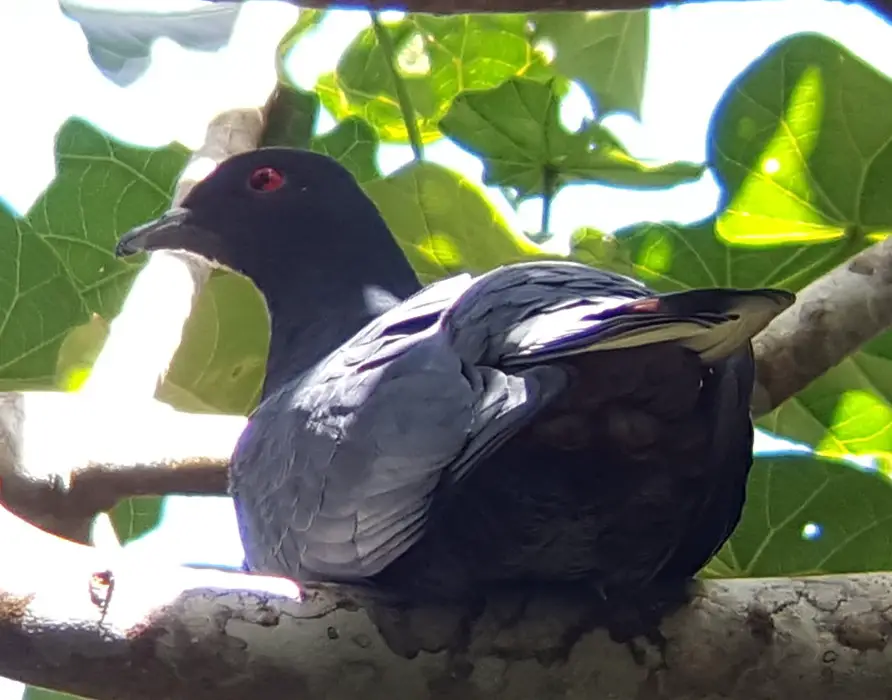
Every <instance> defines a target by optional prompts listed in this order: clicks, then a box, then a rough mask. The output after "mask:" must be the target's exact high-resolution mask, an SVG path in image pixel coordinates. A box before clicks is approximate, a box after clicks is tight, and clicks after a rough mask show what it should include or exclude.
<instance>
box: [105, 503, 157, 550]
mask: <svg viewBox="0 0 892 700" xmlns="http://www.w3.org/2000/svg"><path fill="white" fill-rule="evenodd" d="M163 501H164V499H163V498H159V497H158V496H134V497H133V498H127V499H125V500H123V501H120V502H119V503H118V504H117V505H115V507H114V508H112V509H111V512H110V513H109V517H110V518H111V521H112V525H113V526H114V528H115V534H116V535H117V536H118V541H119V542H120V543H121V544H125V543H127V542H130V541H131V540H135V539H136V538H138V537H142V536H143V535H144V534H146V533H147V532H149V531H151V530H154V529H155V528H156V527H158V525H159V524H160V523H161V506H162V503H163Z"/></svg>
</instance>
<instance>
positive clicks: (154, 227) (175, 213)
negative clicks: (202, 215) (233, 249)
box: [115, 207, 215, 257]
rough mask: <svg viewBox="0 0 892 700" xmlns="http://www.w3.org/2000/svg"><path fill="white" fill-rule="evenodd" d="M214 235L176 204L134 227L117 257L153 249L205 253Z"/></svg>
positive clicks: (126, 234)
mask: <svg viewBox="0 0 892 700" xmlns="http://www.w3.org/2000/svg"><path fill="white" fill-rule="evenodd" d="M212 238H215V236H213V234H212V233H211V232H210V231H208V230H206V229H204V228H202V227H200V226H197V225H196V224H195V221H194V216H193V214H192V212H191V211H190V210H189V209H185V208H183V207H174V208H173V209H170V210H169V211H167V212H165V213H164V214H162V215H161V216H159V217H158V218H157V219H155V220H154V221H150V222H148V223H146V224H142V225H141V226H137V227H136V228H133V229H131V230H130V231H128V232H127V233H125V234H124V235H123V236H121V238H120V240H118V244H117V246H115V256H117V257H123V256H126V255H135V254H136V253H139V252H142V251H146V252H148V251H151V250H164V249H166V250H188V251H192V252H196V253H203V252H205V251H204V250H203V249H204V248H206V247H207V244H208V243H211V241H210V240H206V239H212Z"/></svg>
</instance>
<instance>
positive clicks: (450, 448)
mask: <svg viewBox="0 0 892 700" xmlns="http://www.w3.org/2000/svg"><path fill="white" fill-rule="evenodd" d="M446 204H447V203H445V202H444V206H445V205H446ZM161 249H168V250H178V251H184V252H186V253H187V254H192V255H198V256H201V257H203V258H205V259H207V260H209V261H211V263H212V264H214V265H216V266H219V267H222V268H226V269H229V270H232V271H234V272H236V273H239V274H242V275H245V276H246V277H248V278H249V279H250V280H252V281H253V283H254V284H255V285H256V287H257V288H258V289H259V291H260V292H261V293H262V295H263V296H264V298H265V300H266V304H267V309H268V312H269V316H270V327H271V340H270V350H269V357H268V363H267V374H266V379H265V382H264V386H263V391H262V398H261V401H260V403H259V405H258V407H257V408H256V409H255V410H254V412H253V413H252V415H251V416H250V417H249V421H248V424H247V427H246V428H245V430H244V432H243V434H242V435H241V437H240V439H239V441H238V444H237V447H236V448H235V451H234V453H233V456H232V460H231V467H230V491H231V494H232V496H233V499H234V503H235V509H236V515H237V520H238V525H239V532H240V536H241V539H242V543H243V545H244V548H245V557H246V564H247V566H248V567H249V568H250V569H251V570H253V571H258V572H263V573H266V574H273V575H283V576H287V577H290V578H294V579H297V580H300V581H302V582H307V583H311V582H326V583H342V584H358V585H365V586H370V587H372V588H374V589H376V590H380V591H385V592H387V593H388V594H390V595H393V596H394V597H395V598H396V599H399V600H403V601H416V602H418V601H421V602H428V601H455V600H461V599H464V598H467V597H470V596H475V595H480V593H481V591H489V590H496V589H497V588H498V587H500V586H506V587H511V586H533V587H536V586H539V587H542V586H545V587H547V586H549V585H555V586H560V585H564V584H574V585H580V586H583V587H584V588H585V589H586V590H589V591H592V592H597V595H598V596H599V597H600V598H602V599H603V600H606V601H617V604H621V603H622V602H623V601H633V600H637V599H636V596H642V598H641V600H644V599H645V598H644V596H647V595H648V593H647V592H648V591H653V590H658V589H659V588H660V587H661V586H668V587H672V586H675V585H683V584H686V583H687V582H688V581H690V580H691V579H692V578H693V577H694V576H695V575H696V574H697V573H698V572H699V571H700V570H701V569H702V567H703V566H704V565H705V564H706V563H707V562H708V561H709V560H710V559H711V558H712V557H713V556H714V555H715V554H716V552H718V550H719V549H720V548H721V547H722V545H723V544H724V543H725V541H726V540H727V539H728V538H729V537H730V535H731V533H732V531H733V530H734V528H735V527H736V525H737V523H738V521H739V519H740V516H741V511H742V508H743V504H744V501H745V497H746V483H747V477H748V474H749V470H750V468H751V466H752V452H753V424H752V418H751V414H750V399H751V395H752V391H753V384H754V373H755V369H754V357H753V351H752V345H751V342H750V340H751V338H752V337H753V336H754V335H755V334H757V333H758V332H759V331H761V330H762V329H763V328H764V327H765V326H766V325H767V324H768V323H769V322H770V321H771V319H773V318H774V317H775V316H776V315H778V314H779V313H780V312H782V311H783V310H784V309H786V308H787V307H789V306H790V305H791V304H792V303H793V301H794V299H795V297H794V295H793V294H792V293H789V292H787V291H784V290H779V289H750V290H739V289H730V288H710V289H692V290H685V291H677V292H667V293H656V292H654V291H653V290H651V289H648V288H647V287H646V286H645V285H644V284H642V283H641V282H639V281H637V280H634V279H632V278H630V277H627V276H624V275H620V274H617V273H614V272H611V271H607V270H600V269H596V268H594V267H591V266H588V265H583V264H580V263H577V262H572V261H569V260H544V259H543V260H534V261H528V262H519V263H514V264H509V265H504V266H501V267H497V268H495V269H492V270H490V271H488V272H485V273H483V274H480V275H471V274H467V273H465V274H458V275H455V276H452V277H449V278H446V279H443V280H440V281H437V282H434V283H432V284H429V285H427V286H422V285H421V284H420V283H419V282H418V279H417V277H416V275H415V273H414V272H413V270H412V268H411V267H410V265H409V264H408V262H407V260H406V258H405V256H404V254H403V252H402V250H401V248H400V246H399V244H398V243H397V241H396V240H395V239H394V236H393V234H392V233H391V231H390V230H389V228H388V226H387V224H386V223H385V221H384V220H383V218H382V217H381V215H380V213H379V212H378V210H377V208H376V207H375V205H374V203H373V202H372V201H371V200H370V199H369V198H368V197H367V196H366V195H365V193H364V191H363V190H362V188H361V187H360V186H359V185H358V184H357V182H356V181H355V179H354V178H353V177H352V175H351V174H350V173H349V172H348V171H347V170H346V169H345V168H343V167H342V166H341V165H340V164H339V163H337V162H336V161H335V160H333V159H331V158H329V157H327V156H324V155H321V154H317V153H313V152H309V151H303V150H298V149H290V148H262V149H258V150H254V151H250V152H246V153H242V154H239V155H236V156H233V157H231V158H229V159H228V160H226V161H224V162H223V163H221V164H220V165H219V166H218V167H217V168H216V170H215V171H214V172H213V173H212V174H211V175H210V176H209V177H207V178H206V179H205V180H203V181H202V182H200V183H199V184H198V185H196V186H195V187H194V189H193V190H192V191H191V192H190V193H189V194H188V196H187V197H186V198H185V199H184V200H183V201H182V204H181V205H180V206H179V207H175V208H173V209H171V210H170V211H169V212H167V213H165V214H163V215H162V216H161V217H159V218H158V219H156V220H154V221H151V222H149V223H147V224H144V225H142V226H139V227H137V228H135V229H133V230H131V231H129V232H128V233H126V234H125V235H124V236H123V237H121V239H120V240H119V243H118V245H117V248H116V254H117V255H119V256H123V255H132V254H135V253H138V252H140V251H154V250H161Z"/></svg>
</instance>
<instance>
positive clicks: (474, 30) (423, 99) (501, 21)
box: [316, 14, 551, 143]
mask: <svg viewBox="0 0 892 700" xmlns="http://www.w3.org/2000/svg"><path fill="white" fill-rule="evenodd" d="M526 23H527V18H526V15H512V14H494V15H483V14H477V15H455V16H451V17H441V16H435V15H424V14H419V15H411V16H408V17H406V18H404V19H401V20H399V21H397V22H390V23H386V24H385V25H384V26H385V28H386V30H387V31H388V32H389V33H390V36H391V41H392V43H393V45H394V48H395V50H396V52H397V61H396V71H397V73H398V75H399V79H400V80H401V81H403V83H404V85H405V88H406V92H407V94H408V96H409V98H410V100H411V102H412V108H413V110H414V112H415V115H416V119H417V125H418V131H419V133H420V136H421V139H422V141H424V142H426V143H427V142H431V141H434V140H436V139H438V138H440V131H439V128H438V126H437V123H438V122H439V120H440V118H441V117H442V116H443V115H444V114H446V112H447V111H448V109H449V105H450V104H451V102H452V100H453V99H454V98H455V97H456V96H457V95H458V94H459V93H460V92H461V91H462V90H480V89H486V88H491V87H494V86H496V85H499V84H500V83H502V82H503V81H504V80H507V79H508V78H511V77H512V76H515V75H527V76H530V77H538V78H542V79H544V78H545V77H547V76H549V75H551V71H550V69H549V68H548V67H547V66H546V65H545V61H544V59H543V57H542V56H541V54H539V53H537V52H535V51H534V50H533V47H532V46H531V44H530V41H529V32H528V30H527V26H526ZM316 89H317V91H318V93H319V96H320V98H321V99H322V104H323V105H324V106H325V108H326V109H328V110H329V111H330V112H331V113H332V114H333V115H334V116H335V118H336V119H339V120H340V119H345V118H346V117H349V116H359V117H362V118H363V119H365V120H366V121H367V122H368V123H369V124H370V125H371V126H372V128H373V129H374V130H375V132H376V133H377V134H378V136H379V137H380V139H381V140H382V141H383V142H385V143H393V142H396V143H406V142H408V132H407V130H406V125H405V122H404V121H403V114H402V111H401V109H400V104H399V99H398V97H397V90H396V85H395V83H394V75H393V68H392V67H391V65H390V62H389V57H388V56H387V54H386V53H385V52H384V51H383V50H382V48H381V45H380V44H379V42H378V39H377V37H376V35H375V30H374V28H368V29H364V30H363V31H362V32H360V33H359V35H358V36H357V37H356V39H355V40H354V41H353V42H352V43H351V44H350V46H349V47H348V48H347V50H346V51H345V52H344V54H343V55H342V56H341V59H340V61H339V62H338V67H337V69H336V70H335V71H334V72H333V73H327V74H325V75H323V76H322V77H320V78H319V82H318V83H317V86H316Z"/></svg>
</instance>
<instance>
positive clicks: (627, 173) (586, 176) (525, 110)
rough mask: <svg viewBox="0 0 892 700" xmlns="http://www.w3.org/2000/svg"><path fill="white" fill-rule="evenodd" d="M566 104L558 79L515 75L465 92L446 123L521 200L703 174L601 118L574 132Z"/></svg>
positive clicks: (489, 177) (489, 175)
mask: <svg viewBox="0 0 892 700" xmlns="http://www.w3.org/2000/svg"><path fill="white" fill-rule="evenodd" d="M559 106H560V105H559V95H558V93H557V90H556V86H555V81H553V80H552V81H548V82H539V81H534V80H527V79H525V78H515V79H512V80H510V81H507V82H505V83H503V84H502V85H500V86H499V87H498V88H495V89H493V90H486V91H479V92H465V93H463V94H462V95H460V96H459V97H458V98H457V99H456V100H455V101H454V102H453V104H452V109H450V110H449V114H447V115H446V116H445V117H444V118H443V120H442V121H441V122H440V128H441V129H442V130H443V133H444V134H446V135H447V136H448V137H449V138H451V139H452V140H453V141H455V142H457V143H458V144H459V145H461V146H463V147H464V148H466V149H467V150H469V151H471V152H472V153H474V154H475V155H478V156H479V157H480V158H481V159H482V160H483V163H484V166H485V169H484V172H483V180H484V182H485V183H486V184H487V185H493V186H500V187H512V188H514V189H516V190H517V192H518V198H519V199H523V198H526V197H531V196H534V195H538V194H543V193H545V192H547V191H551V192H554V191H556V190H557V189H558V188H560V187H562V186H564V185H566V184H569V183H581V182H598V183H602V184H611V185H624V186H634V187H639V188H646V187H668V186H671V185H677V184H680V183H683V182H690V181H692V180H696V179H697V178H699V177H700V176H701V175H702V173H703V167H702V166H699V165H695V164H693V163H670V164H666V165H651V164H647V163H644V162H643V161H640V160H637V159H635V158H633V157H632V156H631V155H629V153H628V151H626V149H625V148H623V146H622V144H620V143H619V141H618V140H617V138H616V137H615V136H614V135H613V134H611V133H610V132H609V131H608V130H607V129H606V128H605V127H603V126H601V125H599V124H595V123H590V124H587V125H585V126H584V127H583V128H582V129H581V130H580V131H579V132H576V133H571V132H569V131H567V130H566V129H565V128H564V126H563V125H562V124H561V121H560V117H559Z"/></svg>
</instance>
